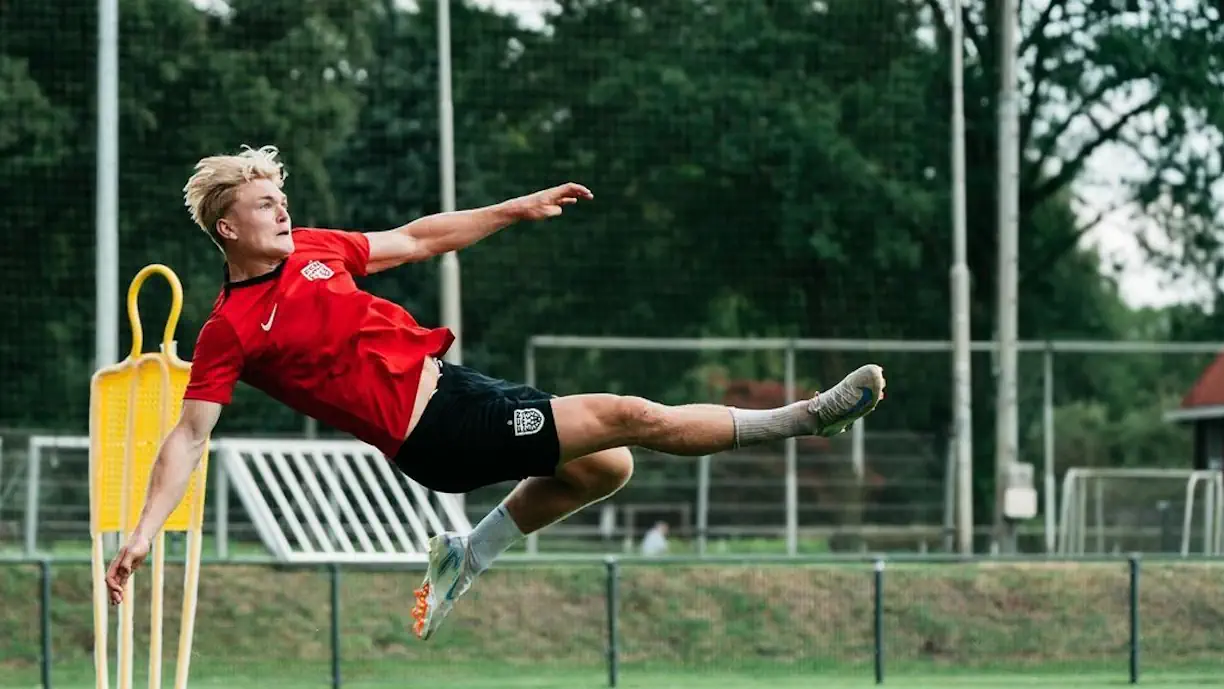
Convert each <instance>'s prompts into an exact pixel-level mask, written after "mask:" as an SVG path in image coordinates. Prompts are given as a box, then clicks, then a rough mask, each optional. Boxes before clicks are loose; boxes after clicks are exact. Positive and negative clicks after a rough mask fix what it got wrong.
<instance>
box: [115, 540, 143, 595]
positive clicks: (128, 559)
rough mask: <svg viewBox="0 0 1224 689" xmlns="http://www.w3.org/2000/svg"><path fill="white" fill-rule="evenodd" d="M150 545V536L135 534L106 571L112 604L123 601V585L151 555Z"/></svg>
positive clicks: (125, 584)
mask: <svg viewBox="0 0 1224 689" xmlns="http://www.w3.org/2000/svg"><path fill="white" fill-rule="evenodd" d="M149 546H150V541H149V539H148V538H145V537H141V536H136V535H133V536H132V538H131V539H130V540H129V541H128V542H127V544H125V545H124V546H123V547H122V548H120V549H119V552H118V554H116V555H115V559H114V560H112V561H111V564H110V568H109V569H107V571H106V588H107V589H108V590H109V591H110V602H111V605H119V604H120V603H122V602H123V587H124V586H127V581H128V579H129V578H130V577H131V576H132V572H135V571H136V570H137V569H140V566H141V565H142V564H144V561H145V558H146V557H148V556H149Z"/></svg>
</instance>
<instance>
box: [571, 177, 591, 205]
mask: <svg viewBox="0 0 1224 689" xmlns="http://www.w3.org/2000/svg"><path fill="white" fill-rule="evenodd" d="M565 189H566V191H567V192H569V194H571V195H573V196H579V197H582V198H584V199H587V200H590V199H593V198H595V194H592V193H591V190H590V189H587V188H586V187H584V186H582V185H581V184H578V183H576V182H570V183H568V184H566V185H565ZM571 203H572V201H571Z"/></svg>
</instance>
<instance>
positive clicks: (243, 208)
mask: <svg viewBox="0 0 1224 689" xmlns="http://www.w3.org/2000/svg"><path fill="white" fill-rule="evenodd" d="M276 156H277V150H276V149H275V148H274V147H271V146H269V147H264V148H261V149H259V150H252V149H249V148H244V150H243V151H242V152H241V153H239V154H236V155H223V156H214V157H208V158H204V159H203V160H201V161H199V163H198V164H197V165H196V167H195V172H194V174H193V175H192V177H191V178H190V180H189V181H188V182H187V185H186V187H185V189H184V192H185V198H186V205H187V206H188V208H190V210H191V217H192V220H194V221H195V223H196V224H197V225H199V226H200V228H202V229H203V230H204V232H205V233H207V234H208V236H209V237H210V238H211V239H212V241H213V242H214V243H216V245H217V247H218V248H220V249H221V252H222V253H223V254H224V257H225V280H224V283H223V285H222V288H221V290H220V294H219V295H218V296H217V300H216V302H215V304H214V306H213V310H212V313H211V315H210V317H209V318H208V320H207V322H206V323H205V324H204V326H203V327H202V328H201V330H200V334H199V337H198V339H197V341H196V346H195V351H194V353H193V355H192V365H191V381H190V383H189V385H188V387H187V391H186V393H185V395H184V400H183V409H182V415H181V418H180V419H179V421H178V423H177V425H176V426H175V427H174V428H173V429H172V430H171V431H170V433H169V434H168V435H167V437H166V438H165V440H164V442H163V443H162V446H161V448H160V449H159V452H158V457H157V461H156V463H155V465H154V468H153V471H152V475H151V477H150V480H149V486H148V492H147V497H146V502H145V506H144V510H143V512H142V513H141V515H140V519H139V522H138V523H137V525H136V528H135V529H134V530H133V532H132V533H131V535H130V537H129V538H128V540H127V542H126V544H124V545H123V547H122V548H121V550H120V551H119V553H118V554H117V555H116V557H115V559H114V561H113V562H112V563H111V566H110V568H109V571H108V573H107V576H106V581H107V586H108V587H109V590H110V597H111V602H112V604H118V603H120V602H122V598H123V587H124V584H125V582H126V581H127V579H128V577H129V576H131V573H132V571H133V570H135V569H136V568H137V567H139V566H140V564H141V563H142V562H143V561H144V559H145V558H146V557H147V555H148V553H149V548H150V543H151V541H152V538H153V536H154V535H155V534H156V533H157V532H158V531H159V530H160V529H161V528H162V525H163V524H164V522H165V520H166V519H167V517H168V516H169V515H170V513H171V512H172V511H173V510H174V508H175V506H176V505H177V504H178V503H179V501H180V500H182V498H183V495H184V493H185V491H186V487H187V483H188V480H189V478H190V474H191V472H192V471H193V470H194V468H195V466H196V464H197V463H198V462H199V460H200V458H201V457H202V454H203V448H204V443H205V440H206V439H207V438H208V437H209V435H210V433H211V431H212V430H213V427H214V425H215V424H216V423H217V419H218V417H219V415H220V414H221V409H222V407H223V406H225V405H226V404H228V403H229V402H230V399H231V395H232V393H233V390H234V386H235V385H236V384H237V383H238V381H239V380H242V381H245V382H246V383H248V384H249V385H251V386H252V387H255V388H257V389H259V390H262V391H264V392H265V393H267V394H268V395H270V396H271V397H273V398H274V399H276V400H278V401H280V402H282V403H284V404H286V405H288V406H289V407H291V408H293V409H295V410H297V411H299V412H301V413H303V414H306V415H309V416H312V417H314V418H316V419H318V420H319V421H322V422H324V423H327V424H329V425H331V426H333V427H335V428H338V429H340V430H342V431H345V432H348V433H350V434H352V435H353V436H355V437H357V438H359V439H361V440H363V441H365V442H368V443H370V444H371V445H373V446H375V447H377V448H378V449H380V450H381V451H382V452H383V453H384V454H385V455H386V456H387V457H388V458H389V460H390V461H391V462H393V463H394V464H395V465H396V466H397V467H398V468H399V469H400V470H401V471H402V472H404V473H405V474H406V475H408V476H409V477H411V478H413V479H414V480H416V481H418V482H419V483H421V484H423V485H425V486H427V487H429V488H431V489H434V490H438V491H443V492H450V493H462V492H467V491H470V490H472V489H474V488H477V487H480V486H484V485H489V484H492V483H497V482H501V481H509V480H519V483H518V485H517V486H516V487H515V489H514V490H513V491H512V492H511V493H510V495H509V496H508V497H507V498H506V499H505V500H504V501H503V502H502V503H501V504H500V505H499V506H498V507H497V508H496V509H494V510H493V511H492V512H491V513H489V514H488V515H487V516H486V517H485V518H484V519H483V520H482V521H481V522H480V523H478V524H477V525H476V527H475V528H474V529H473V531H472V533H471V534H467V535H456V534H439V535H437V536H435V537H434V538H433V539H432V540H431V542H430V552H429V566H428V570H427V571H426V575H425V580H424V582H423V583H422V586H421V588H420V589H419V590H418V591H417V593H416V597H417V601H416V605H415V608H414V610H413V616H414V618H415V620H416V622H415V625H414V627H415V631H416V633H417V635H418V636H419V637H421V638H423V639H424V638H428V637H429V636H430V635H431V634H433V633H434V632H435V631H436V629H437V627H438V625H439V624H440V622H441V621H442V620H443V619H444V618H445V616H446V615H447V614H448V613H449V612H450V610H451V607H452V605H453V604H454V601H455V599H456V598H458V597H459V596H461V595H462V594H463V593H464V592H465V591H466V590H467V589H468V587H469V586H471V584H472V582H473V580H474V579H475V578H476V577H477V575H479V574H480V573H481V572H483V571H484V570H485V569H487V568H488V567H489V565H490V564H492V562H493V560H494V559H495V558H496V557H497V556H499V555H500V554H501V553H503V552H504V551H505V550H506V549H507V548H509V547H510V545H511V544H513V543H514V542H516V541H518V540H519V539H520V538H522V537H523V536H524V534H529V533H531V532H533V531H536V530H538V529H541V528H543V527H545V526H547V525H549V524H551V523H553V522H556V521H558V520H560V519H563V518H565V517H566V516H567V515H569V514H571V513H573V512H574V511H576V510H578V509H580V508H582V507H583V506H585V505H589V504H591V503H593V502H596V501H599V500H602V499H604V498H606V497H607V496H609V495H611V494H612V493H614V492H615V491H616V490H617V489H619V488H620V487H621V486H622V485H624V483H625V482H626V481H627V480H628V479H629V476H630V474H631V473H632V470H633V458H632V456H631V455H630V453H629V450H628V449H627V448H628V447H630V446H634V445H637V446H641V447H645V448H649V449H652V450H656V451H659V452H666V453H671V454H675V455H686V456H700V455H706V454H711V453H715V452H719V451H723V450H728V449H731V448H735V447H738V446H741V445H746V444H750V443H757V442H762V441H771V440H777V439H781V438H788V437H793V436H800V435H823V436H828V435H834V434H837V433H841V432H842V431H844V430H845V429H846V428H848V427H849V426H850V425H851V424H852V423H853V422H854V421H855V420H857V419H859V418H861V417H862V416H864V415H866V414H868V413H870V412H871V411H872V410H873V409H874V408H875V406H876V405H877V404H878V403H879V401H880V400H881V399H882V397H883V393H884V377H883V372H882V370H881V369H880V367H879V366H875V365H869V366H864V367H862V368H860V369H858V370H857V371H854V372H853V373H851V374H849V375H848V376H846V378H844V379H843V380H842V381H841V382H840V383H838V384H837V385H836V386H834V387H833V388H832V389H830V390H827V391H824V392H822V393H821V394H819V395H817V396H816V397H814V398H812V399H810V400H806V401H803V402H798V403H795V404H791V405H788V406H786V407H781V408H778V409H769V410H742V409H733V408H729V407H724V406H718V405H709V404H694V405H685V406H678V407H669V406H664V405H661V404H656V403H654V402H651V401H648V400H645V399H641V398H638V397H627V396H619V395H610V394H586V395H572V396H567V397H555V396H553V395H550V394H548V393H545V392H542V391H540V390H536V389H534V388H531V387H528V386H525V385H513V384H510V383H507V382H505V381H502V380H497V379H494V378H490V377H487V376H485V375H482V374H481V373H478V372H476V371H474V370H472V369H470V368H466V367H463V366H455V365H451V364H447V363H443V362H441V361H440V360H439V359H438V357H441V356H442V355H443V354H444V353H445V352H446V350H447V348H448V347H449V346H450V345H451V343H452V341H453V340H454V336H453V334H452V333H451V332H450V331H448V330H446V329H442V328H428V327H423V326H421V325H419V324H418V323H417V322H416V320H414V319H413V317H412V316H411V315H410V314H409V313H408V312H407V311H405V310H404V309H403V308H401V307H400V306H398V305H396V304H394V303H391V302H389V301H387V300H384V299H380V298H379V297H376V296H373V295H371V294H369V293H368V292H365V291H362V290H360V289H358V288H357V285H356V284H355V283H354V280H353V278H354V276H360V275H368V274H371V273H376V272H378V271H382V270H387V269H389V268H394V267H396V266H399V265H402V264H405V263H412V262H417V261H423V260H425V259H428V258H430V257H433V256H437V255H439V254H443V253H446V252H448V251H458V250H459V249H462V248H464V247H466V246H469V245H471V244H473V243H475V242H477V241H479V240H480V239H482V238H484V237H487V236H488V235H490V234H492V233H493V232H496V231H497V230H499V229H501V228H503V227H505V226H507V225H510V224H512V223H514V222H516V221H521V220H541V219H545V218H551V217H554V216H557V215H560V214H561V212H562V209H563V208H564V207H565V206H569V205H572V204H574V203H577V202H578V201H579V200H590V199H592V198H593V195H592V194H591V192H590V191H589V190H587V189H586V188H585V187H583V186H581V185H579V184H563V185H561V186H558V187H554V188H552V189H545V190H543V191H538V192H536V193H533V194H529V195H527V196H522V197H519V198H515V199H511V200H509V201H505V202H503V203H499V204H497V205H494V206H489V207H486V208H479V209H476V210H467V211H458V212H453V213H440V214H437V215H431V216H427V217H424V218H420V219H418V220H415V221H413V222H410V223H408V224H407V225H404V226H402V227H398V228H396V229H392V230H387V231H382V232H370V233H358V232H347V231H337V230H318V229H302V228H299V229H294V228H293V227H292V225H291V224H290V218H289V209H288V204H287V201H286V199H285V195H284V193H282V186H283V179H284V171H283V168H282V165H281V163H279V162H278V161H277V158H276Z"/></svg>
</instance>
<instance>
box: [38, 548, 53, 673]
mask: <svg viewBox="0 0 1224 689" xmlns="http://www.w3.org/2000/svg"><path fill="white" fill-rule="evenodd" d="M38 566H39V570H40V572H41V574H42V577H41V578H42V582H41V583H42V586H41V591H40V595H39V603H38V604H39V607H40V608H41V610H40V612H41V613H42V615H41V617H42V622H41V625H42V629H41V633H42V659H41V663H42V686H43V689H51V560H50V559H48V558H43V559H42V561H41V562H39V563H38Z"/></svg>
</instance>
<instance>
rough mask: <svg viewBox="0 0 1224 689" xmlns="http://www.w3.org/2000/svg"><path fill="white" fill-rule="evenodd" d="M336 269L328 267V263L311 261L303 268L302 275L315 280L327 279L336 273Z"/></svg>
mask: <svg viewBox="0 0 1224 689" xmlns="http://www.w3.org/2000/svg"><path fill="white" fill-rule="evenodd" d="M335 274H336V273H335V271H333V270H332V269H331V268H328V267H327V264H326V263H320V262H319V261H311V262H310V263H307V264H306V267H304V268H302V277H304V278H306V279H307V280H310V281H311V282H314V281H315V280H327V279H329V278H331V277H332V276H333V275H335Z"/></svg>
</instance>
